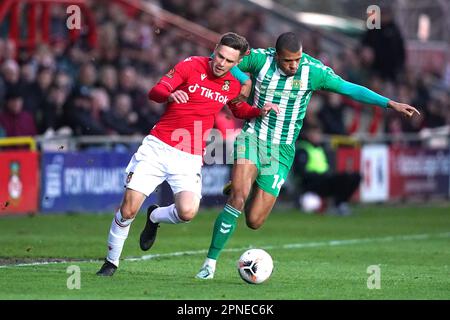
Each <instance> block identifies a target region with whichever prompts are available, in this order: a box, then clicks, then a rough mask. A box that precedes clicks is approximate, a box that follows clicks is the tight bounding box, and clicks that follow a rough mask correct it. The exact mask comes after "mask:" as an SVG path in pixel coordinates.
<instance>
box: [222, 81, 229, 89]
mask: <svg viewBox="0 0 450 320" xmlns="http://www.w3.org/2000/svg"><path fill="white" fill-rule="evenodd" d="M222 90H223V91H230V81H229V80H225V83H224V84H223V86H222Z"/></svg>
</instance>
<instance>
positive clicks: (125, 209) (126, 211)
mask: <svg viewBox="0 0 450 320" xmlns="http://www.w3.org/2000/svg"><path fill="white" fill-rule="evenodd" d="M120 213H121V214H122V217H123V218H124V219H133V218H134V217H136V214H137V210H135V209H133V208H131V207H129V206H122V207H121V208H120Z"/></svg>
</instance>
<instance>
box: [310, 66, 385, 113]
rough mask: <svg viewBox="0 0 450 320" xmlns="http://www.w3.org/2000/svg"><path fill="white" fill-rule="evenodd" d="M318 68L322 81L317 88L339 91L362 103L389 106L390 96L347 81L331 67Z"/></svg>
mask: <svg viewBox="0 0 450 320" xmlns="http://www.w3.org/2000/svg"><path fill="white" fill-rule="evenodd" d="M318 70H319V72H320V76H319V77H318V78H319V79H320V81H319V83H318V86H317V90H320V89H322V90H326V91H331V92H335V93H339V94H342V95H345V96H348V97H350V98H351V99H353V100H356V101H359V102H362V103H366V104H372V105H377V106H380V107H383V108H387V105H388V102H389V99H388V98H386V97H383V96H382V95H379V94H378V93H376V92H374V91H372V90H370V89H368V88H366V87H363V86H360V85H357V84H354V83H351V82H349V81H345V80H344V79H342V78H341V77H340V76H338V75H337V74H336V73H334V71H333V69H331V68H329V67H325V66H322V67H318ZM316 72H317V71H316Z"/></svg>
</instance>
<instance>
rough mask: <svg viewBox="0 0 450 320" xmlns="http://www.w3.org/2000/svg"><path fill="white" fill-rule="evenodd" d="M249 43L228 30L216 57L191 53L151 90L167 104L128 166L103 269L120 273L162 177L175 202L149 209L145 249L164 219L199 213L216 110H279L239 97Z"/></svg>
mask: <svg viewBox="0 0 450 320" xmlns="http://www.w3.org/2000/svg"><path fill="white" fill-rule="evenodd" d="M248 49H249V45H248V42H247V40H246V39H245V38H243V37H241V36H239V35H237V34H235V33H226V34H224V35H223V36H222V37H221V39H220V42H219V43H218V44H217V46H216V48H215V50H214V55H213V56H212V57H199V56H193V57H188V58H186V59H185V60H184V61H182V62H180V63H178V64H177V65H176V66H175V67H174V68H173V69H171V70H170V71H169V72H168V73H167V74H166V75H164V76H163V77H162V78H161V79H160V80H159V82H158V83H157V84H156V85H155V86H154V87H153V88H152V89H151V90H150V92H149V98H150V99H151V100H153V101H155V102H159V103H163V102H167V108H166V110H165V112H164V114H163V115H162V116H161V119H160V120H159V121H158V122H157V123H156V124H155V126H154V127H153V128H152V129H151V131H150V134H149V135H147V136H146V137H145V138H144V140H143V142H142V144H141V146H140V147H139V149H138V150H137V152H136V153H135V154H134V155H133V157H132V159H131V160H130V162H129V164H128V166H127V168H126V174H127V179H126V190H125V194H124V197H123V201H122V204H121V206H120V208H119V210H118V211H117V212H116V214H115V216H114V219H113V221H112V224H111V229H110V232H109V237H108V255H107V257H106V259H105V262H104V264H103V265H102V267H101V268H100V270H99V271H98V272H97V275H100V276H112V275H113V274H114V272H115V271H116V269H117V267H118V265H119V258H120V254H121V252H122V248H123V245H124V242H125V239H126V238H127V236H128V232H129V229H130V224H131V222H132V221H133V220H134V218H135V216H136V214H137V212H138V211H139V209H140V207H141V206H142V204H143V202H144V200H145V198H146V197H148V196H149V195H150V194H151V193H152V192H153V191H154V190H155V188H156V187H157V186H158V185H159V184H161V183H162V182H164V181H167V182H168V183H169V185H170V187H171V188H172V191H173V193H174V200H175V203H174V204H172V205H170V206H167V207H161V208H160V207H158V206H157V205H151V206H150V207H149V208H148V209H147V219H146V225H145V227H144V230H143V231H142V233H141V237H140V247H141V249H142V250H144V251H145V250H148V249H150V247H151V246H152V245H153V243H154V241H155V237H156V231H157V228H158V226H159V224H160V223H171V224H179V223H185V222H188V221H191V220H192V219H193V218H194V217H195V215H196V214H197V211H198V208H199V204H200V199H201V187H202V183H201V179H202V176H201V167H202V164H203V154H204V151H205V146H206V139H207V136H208V134H209V131H210V130H211V129H212V127H213V125H214V117H215V115H216V114H217V113H218V112H219V111H220V110H221V109H222V108H223V106H224V105H228V107H229V108H230V109H231V111H232V112H233V114H234V116H235V117H237V118H242V119H250V118H255V117H265V116H266V115H267V114H268V113H269V112H270V111H271V110H273V111H274V112H278V107H277V106H276V105H274V104H272V103H267V104H266V105H264V106H263V107H262V108H257V107H252V106H250V105H248V104H247V103H246V102H242V101H240V100H239V99H238V97H239V94H240V89H241V84H240V82H239V81H238V80H237V79H236V78H234V77H233V76H232V75H231V73H230V69H231V68H232V67H234V66H236V64H237V63H239V61H240V60H241V59H242V57H243V56H244V55H245V54H246V53H247V51H248Z"/></svg>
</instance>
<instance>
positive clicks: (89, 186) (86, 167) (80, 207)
mask: <svg viewBox="0 0 450 320" xmlns="http://www.w3.org/2000/svg"><path fill="white" fill-rule="evenodd" d="M132 155H133V154H132V153H118V152H112V151H111V152H110V151H102V152H76V153H75V152H68V153H62V152H55V153H43V154H42V158H41V166H42V171H41V174H42V177H41V181H42V185H41V186H42V188H41V201H40V204H41V211H42V212H43V213H49V212H53V213H66V212H76V213H90V212H109V211H115V210H117V208H118V207H119V205H120V202H121V200H122V196H123V193H124V190H125V189H124V182H125V168H126V166H127V164H128V162H129V160H130V159H131V156H132ZM157 200H158V199H157V194H152V195H150V197H148V198H147V200H146V202H145V203H144V205H143V207H142V209H141V210H143V209H144V208H145V207H146V206H148V205H149V204H151V203H155V202H157Z"/></svg>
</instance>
